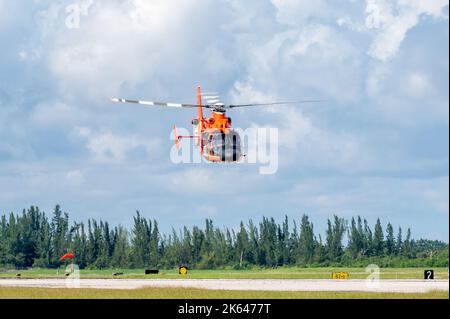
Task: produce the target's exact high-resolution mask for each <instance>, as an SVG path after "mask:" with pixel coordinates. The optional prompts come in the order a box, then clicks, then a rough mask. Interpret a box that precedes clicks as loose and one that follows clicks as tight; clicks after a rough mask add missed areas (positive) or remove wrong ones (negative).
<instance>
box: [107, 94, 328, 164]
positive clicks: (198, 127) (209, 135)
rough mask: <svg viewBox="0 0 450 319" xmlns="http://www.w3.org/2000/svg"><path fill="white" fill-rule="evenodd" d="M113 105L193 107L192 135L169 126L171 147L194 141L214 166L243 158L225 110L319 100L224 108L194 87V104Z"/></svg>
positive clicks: (239, 105) (236, 105) (307, 101)
mask: <svg viewBox="0 0 450 319" xmlns="http://www.w3.org/2000/svg"><path fill="white" fill-rule="evenodd" d="M203 99H205V100H207V101H208V103H207V104H203ZM111 101H112V102H116V103H134V104H142V105H147V106H162V107H178V108H197V109H198V114H197V118H195V119H193V120H192V122H191V123H192V125H193V126H194V134H193V135H189V136H180V135H178V134H177V128H176V126H175V125H174V126H173V132H174V138H175V144H176V146H177V149H179V147H180V140H181V139H186V138H189V139H194V140H195V143H196V146H197V147H200V154H201V156H203V158H205V159H206V160H207V161H208V162H215V163H220V162H223V163H232V162H238V161H240V160H241V159H242V157H243V156H244V155H243V153H242V145H241V138H240V136H239V134H238V133H237V132H236V131H235V130H233V128H232V127H231V123H232V121H231V118H230V117H227V116H226V111H227V110H228V109H233V108H241V107H248V106H268V105H282V104H295V103H315V102H321V101H319V100H303V101H296V102H273V103H251V104H230V105H225V104H224V103H222V102H220V100H219V97H218V96H217V95H216V93H204V94H202V91H201V87H200V86H198V87H197V104H183V103H167V102H150V101H139V100H129V99H122V98H111ZM203 109H210V110H211V111H212V112H211V113H212V114H211V117H209V118H205V117H204V116H203Z"/></svg>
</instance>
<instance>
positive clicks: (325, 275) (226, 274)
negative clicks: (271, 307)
mask: <svg viewBox="0 0 450 319" xmlns="http://www.w3.org/2000/svg"><path fill="white" fill-rule="evenodd" d="M114 272H121V273H123V275H121V276H118V277H117V278H128V279H131V278H133V279H143V278H158V279H175V278H176V279H179V278H186V279H330V278H331V273H332V272H348V273H349V275H350V279H365V278H367V276H368V273H366V272H365V269H364V268H298V267H289V268H287V267H286V268H284V267H282V268H277V269H250V270H232V269H229V270H227V269H225V270H191V271H189V274H188V275H187V276H180V275H179V274H178V270H177V269H170V270H161V271H160V274H158V275H144V270H143V269H114V270H113V269H107V270H81V271H80V277H81V278H92V279H94V278H95V279H100V278H113V276H112V274H113V273H114ZM423 272H424V269H423V268H381V269H380V278H381V279H423ZM17 273H20V274H21V276H22V278H30V279H38V278H46V279H47V278H48V279H50V278H65V276H64V269H63V268H62V269H61V270H60V271H59V273H58V272H57V270H55V269H33V270H25V271H22V270H21V271H17V270H8V271H5V270H4V271H0V279H1V278H14V277H15V276H16V274H17ZM434 276H435V279H448V278H449V270H448V268H434Z"/></svg>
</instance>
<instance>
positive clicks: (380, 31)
mask: <svg viewBox="0 0 450 319" xmlns="http://www.w3.org/2000/svg"><path fill="white" fill-rule="evenodd" d="M447 6H448V0H435V1H422V0H397V1H387V0H367V10H368V11H369V12H370V14H369V16H371V19H372V20H373V23H374V24H373V25H372V24H370V25H368V27H369V28H372V29H373V30H374V32H375V37H374V40H373V42H372V44H371V46H370V48H369V51H368V53H369V55H370V56H372V57H373V58H375V59H378V60H381V61H387V60H388V59H390V58H391V57H393V56H394V55H395V54H396V53H397V51H398V50H399V48H400V45H401V43H402V42H403V40H404V39H405V37H406V34H407V32H408V31H409V30H410V29H412V28H413V27H415V26H416V25H417V24H418V23H419V20H420V18H421V17H422V16H424V15H428V16H431V17H433V18H443V17H444V16H443V9H444V8H445V7H447ZM372 20H371V21H372Z"/></svg>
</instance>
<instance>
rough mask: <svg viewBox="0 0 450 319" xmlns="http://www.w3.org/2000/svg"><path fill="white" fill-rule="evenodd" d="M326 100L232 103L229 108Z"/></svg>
mask: <svg viewBox="0 0 450 319" xmlns="http://www.w3.org/2000/svg"><path fill="white" fill-rule="evenodd" d="M321 102H325V101H324V100H301V101H291V102H271V103H252V104H232V105H228V107H227V108H230V109H232V108H236V107H248V106H270V105H287V104H305V103H321Z"/></svg>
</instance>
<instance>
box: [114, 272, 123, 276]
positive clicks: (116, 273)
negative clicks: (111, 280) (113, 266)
mask: <svg viewBox="0 0 450 319" xmlns="http://www.w3.org/2000/svg"><path fill="white" fill-rule="evenodd" d="M112 275H113V276H114V277H116V276H122V275H123V272H114V273H113V274H112Z"/></svg>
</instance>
